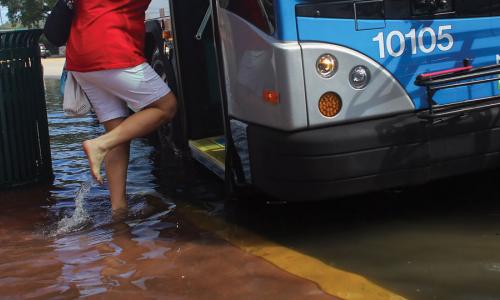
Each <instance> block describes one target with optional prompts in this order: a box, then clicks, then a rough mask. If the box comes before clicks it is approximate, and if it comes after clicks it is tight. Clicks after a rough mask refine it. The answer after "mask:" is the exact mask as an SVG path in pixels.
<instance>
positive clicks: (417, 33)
mask: <svg viewBox="0 0 500 300" xmlns="http://www.w3.org/2000/svg"><path fill="white" fill-rule="evenodd" d="M297 22H298V28H299V39H300V40H301V41H318V42H326V43H331V44H336V45H342V46H345V47H348V48H351V49H355V50H356V51H359V52H361V53H363V54H365V55H367V56H369V57H370V58H371V59H373V60H375V61H377V62H378V63H379V64H380V65H382V66H383V67H384V68H386V69H387V70H388V71H389V72H390V73H391V74H393V76H394V77H395V78H396V79H397V80H398V81H399V82H400V83H401V85H402V86H403V87H404V88H405V89H406V91H407V92H408V94H409V95H410V96H411V98H412V101H413V102H414V104H415V106H416V108H417V109H424V108H426V107H427V103H426V97H427V94H426V92H425V89H423V88H421V87H418V86H416V85H415V84H414V82H415V79H416V77H417V76H418V75H419V74H422V73H427V72H433V71H438V70H444V69H450V68H456V67H461V66H463V60H464V59H466V58H468V59H472V65H473V66H475V67H479V66H484V65H491V64H495V63H496V62H497V61H496V57H497V55H499V54H500V17H485V18H470V19H436V20H420V21H419V20H386V27H385V28H383V29H371V30H357V27H356V21H355V20H353V19H328V18H311V17H298V18H297ZM339 64H342V62H341V61H340V62H339ZM498 94H500V90H499V87H498V83H497V82H495V83H488V84H482V85H477V86H472V87H470V86H469V87H461V88H455V89H450V90H443V91H440V92H438V94H437V95H436V96H435V99H436V100H437V102H438V103H439V104H446V103H452V102H460V101H463V100H467V99H471V98H480V97H487V96H492V95H498Z"/></svg>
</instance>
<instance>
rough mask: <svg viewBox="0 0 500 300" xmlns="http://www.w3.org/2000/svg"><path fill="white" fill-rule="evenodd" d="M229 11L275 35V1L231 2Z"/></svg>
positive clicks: (233, 0) (245, 0) (241, 0)
mask: <svg viewBox="0 0 500 300" xmlns="http://www.w3.org/2000/svg"><path fill="white" fill-rule="evenodd" d="M227 9H228V10H230V11H232V12H233V13H235V14H237V15H238V16H240V17H241V18H243V19H245V20H247V21H248V22H250V23H252V24H253V25H254V26H256V27H257V28H259V29H260V30H262V31H264V32H265V33H268V34H273V33H274V28H275V15H274V5H273V0H229V1H228V5H227Z"/></svg>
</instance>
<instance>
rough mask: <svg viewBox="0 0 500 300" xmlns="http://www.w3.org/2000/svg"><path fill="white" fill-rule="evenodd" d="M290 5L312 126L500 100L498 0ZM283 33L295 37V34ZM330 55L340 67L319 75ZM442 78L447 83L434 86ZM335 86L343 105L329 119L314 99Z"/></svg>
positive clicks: (389, 0) (388, 0)
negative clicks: (322, 61)
mask: <svg viewBox="0 0 500 300" xmlns="http://www.w3.org/2000/svg"><path fill="white" fill-rule="evenodd" d="M292 2H294V1H290V5H292V6H295V7H294V8H295V12H296V17H297V32H296V34H297V36H296V37H297V39H298V40H299V41H300V43H301V46H302V48H303V56H304V69H305V80H306V89H307V91H306V92H307V99H308V108H309V109H308V112H309V122H310V125H311V126H324V125H328V124H332V123H336V122H343V121H352V120H356V119H360V118H368V117H377V116H381V115H387V114H396V113H401V112H405V111H415V110H416V111H423V110H428V109H429V108H437V110H436V111H441V112H443V111H442V109H444V108H446V109H445V111H449V110H450V109H452V110H453V109H455V111H456V110H457V109H463V107H461V106H462V105H465V104H467V105H469V102H470V100H479V102H481V101H483V102H484V101H489V102H490V104H491V101H495V100H499V99H498V98H499V97H498V96H499V95H500V86H499V82H498V81H496V80H494V78H495V76H497V74H498V73H499V72H500V70H499V68H498V67H497V66H495V65H496V64H498V63H499V60H500V59H499V58H500V2H498V1H490V0H436V1H426V0H369V1H320V2H318V1H295V2H294V3H292ZM282 38H284V39H286V38H293V32H292V33H290V32H288V33H287V35H285V36H283V37H282ZM319 43H321V44H322V45H319ZM327 53H329V54H332V55H333V56H334V57H335V59H336V60H337V64H338V71H337V72H336V74H335V75H333V76H331V77H329V78H321V80H319V79H318V74H317V72H316V65H317V63H318V57H321V55H323V54H327ZM471 71H473V72H474V73H469V72H471ZM464 75H469V76H464ZM460 76H462V77H460ZM481 78H482V79H481ZM434 79H435V80H434ZM478 79H481V81H478V82H476V83H475V84H470V83H469V84H462V83H463V82H464V81H465V82H470V81H472V80H478ZM353 80H354V81H356V80H358V81H361V83H360V84H359V83H356V82H354V83H353ZM436 80H437V81H436ZM318 81H320V82H318ZM365 81H368V82H367V83H366V85H365V84H364V82H365ZM438 81H439V82H440V83H443V84H446V85H447V86H446V87H445V88H441V87H437V88H435V89H434V87H433V86H434V85H435V84H436V83H438ZM450 84H451V85H453V86H449V85H450ZM429 87H432V88H431V89H429ZM332 89H334V92H335V93H338V94H339V95H340V97H341V98H342V99H343V101H344V103H343V105H344V107H346V109H343V112H342V113H341V115H339V116H337V117H335V118H325V116H324V115H321V113H320V112H319V110H318V109H316V107H317V103H316V102H315V101H314V99H319V98H320V97H321V95H322V94H324V93H325V92H327V91H330V90H332ZM479 102H478V103H479ZM494 104H495V105H498V103H496V102H495V103H494ZM474 105H476V106H477V104H474ZM457 107H458V108H457ZM440 109H441V110H440ZM443 115H445V114H443ZM427 116H428V117H433V116H434V115H430V116H429V113H428V114H427Z"/></svg>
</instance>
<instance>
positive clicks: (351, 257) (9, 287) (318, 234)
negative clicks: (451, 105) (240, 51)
mask: <svg viewBox="0 0 500 300" xmlns="http://www.w3.org/2000/svg"><path fill="white" fill-rule="evenodd" d="M46 84H47V91H48V97H47V98H48V109H49V119H50V134H51V141H52V150H53V151H52V153H53V160H54V171H55V175H56V179H55V182H54V184H53V185H51V186H38V187H31V188H28V189H22V190H15V191H9V192H1V193H0V298H2V299H3V298H7V299H21V298H23V299H24V298H36V299H72V298H76V297H90V298H103V299H104V298H105V299H108V298H111V299H128V298H131V299H143V298H152V299H157V298H166V299H287V300H288V299H332V298H333V297H330V296H328V295H326V294H325V293H324V292H323V291H322V290H321V289H319V288H318V285H317V284H315V283H313V282H310V281H307V280H304V279H301V278H299V277H296V276H292V275H290V274H289V273H287V272H286V271H284V270H282V269H278V268H277V267H275V266H273V265H271V264H270V263H268V262H266V261H264V260H262V259H260V258H256V257H254V256H251V255H249V254H246V253H245V252H243V251H241V250H240V249H238V248H237V247H234V246H232V245H231V244H229V243H227V242H225V241H223V240H221V239H219V238H217V237H216V236H215V235H214V233H212V232H208V231H204V230H200V229H199V228H198V227H197V226H196V225H195V223H196V222H194V221H193V220H192V219H191V218H190V217H189V216H188V215H187V214H185V213H181V211H182V210H181V209H179V208H180V207H181V206H182V207H183V205H182V204H183V203H186V202H189V203H191V204H192V205H196V206H197V207H198V208H201V210H202V211H204V212H205V213H206V214H207V215H210V216H215V217H217V218H225V219H226V221H227V222H228V223H236V224H238V225H240V228H245V229H247V230H248V229H250V230H251V231H253V232H255V233H257V234H260V235H261V236H264V237H266V238H267V239H269V240H271V241H274V242H277V243H279V244H281V245H284V246H285V247H289V248H291V249H294V250H297V251H299V252H301V253H303V254H306V255H308V256H310V257H312V258H316V259H318V260H320V261H322V262H324V263H325V264H327V265H329V266H331V267H334V268H338V269H340V270H346V271H349V272H352V273H355V274H359V275H362V276H364V277H365V278H367V279H369V280H370V281H371V282H373V283H375V284H377V285H379V286H381V287H383V288H385V289H388V290H390V291H392V292H394V293H396V294H399V295H401V296H404V297H406V298H408V299H417V300H418V299H422V300H427V299H464V300H466V299H474V300H475V299H480V300H482V299H500V201H499V196H498V182H500V175H499V174H498V172H489V173H482V174H474V175H471V176H465V177H460V178H453V179H450V180H446V181H443V182H438V183H435V184H432V185H426V186H424V187H419V188H411V189H407V190H403V191H397V192H384V193H379V194H370V195H365V196H361V197H356V198H349V199H345V200H338V201H330V202H327V203H305V204H304V203H302V204H289V205H282V204H281V203H273V202H272V201H271V202H270V204H262V203H266V201H269V200H270V199H266V198H265V197H263V196H262V195H252V196H251V198H250V199H249V200H250V201H249V202H248V203H243V204H241V205H238V206H229V207H224V206H223V202H222V200H221V196H220V189H221V184H220V182H219V181H218V180H217V179H215V178H214V177H213V176H210V174H208V173H205V172H203V171H202V170H199V169H197V168H194V169H193V168H191V167H192V166H186V165H180V162H179V161H178V160H176V159H175V157H173V156H172V155H171V154H169V152H168V151H157V150H155V149H154V148H153V147H152V146H150V143H149V141H147V140H137V141H135V142H134V143H133V145H132V158H131V165H130V178H129V183H128V194H129V203H130V207H131V211H130V214H129V215H128V216H127V217H126V218H125V219H120V220H117V219H113V218H112V216H111V214H110V205H109V201H108V194H107V191H106V189H105V187H99V186H95V185H92V183H91V182H90V181H89V178H88V172H87V165H86V161H85V160H84V159H83V157H84V155H83V152H82V151H81V148H80V143H81V141H82V140H83V139H85V138H88V137H92V136H95V135H97V134H99V133H100V132H101V129H100V128H99V126H98V124H97V123H96V122H95V120H94V118H92V117H88V118H81V119H67V118H64V117H63V115H62V112H61V110H60V97H59V96H58V93H57V81H55V80H48V81H46ZM155 165H157V166H158V165H161V168H158V167H155ZM87 188H88V191H87ZM285 269H286V268H285ZM342 280H343V278H327V281H332V282H336V281H342ZM347 289H349V288H347ZM356 292H359V291H356V290H353V295H355V293H356ZM358 299H360V298H358ZM361 299H371V298H370V295H367V296H365V297H364V298H361Z"/></svg>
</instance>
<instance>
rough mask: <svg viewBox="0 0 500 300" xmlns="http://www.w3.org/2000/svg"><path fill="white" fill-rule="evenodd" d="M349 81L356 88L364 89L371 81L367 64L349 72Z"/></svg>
mask: <svg viewBox="0 0 500 300" xmlns="http://www.w3.org/2000/svg"><path fill="white" fill-rule="evenodd" d="M349 82H350V83H351V86H352V87H353V88H355V89H358V90H361V89H364V88H365V87H366V86H367V85H368V84H369V83H370V70H368V68H367V67H365V66H356V67H354V68H353V69H352V70H351V73H350V74H349Z"/></svg>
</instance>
